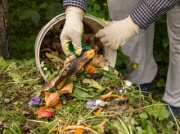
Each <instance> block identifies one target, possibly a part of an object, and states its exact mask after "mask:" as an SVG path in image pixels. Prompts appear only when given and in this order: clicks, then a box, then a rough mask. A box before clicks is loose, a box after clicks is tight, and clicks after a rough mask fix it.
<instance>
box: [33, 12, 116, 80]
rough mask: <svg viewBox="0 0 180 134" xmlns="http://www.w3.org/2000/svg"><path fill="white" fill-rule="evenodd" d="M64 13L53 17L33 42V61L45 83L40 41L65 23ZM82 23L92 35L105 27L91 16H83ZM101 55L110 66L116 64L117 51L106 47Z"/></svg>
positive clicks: (100, 21)
mask: <svg viewBox="0 0 180 134" xmlns="http://www.w3.org/2000/svg"><path fill="white" fill-rule="evenodd" d="M65 17H66V16H65V13H63V14H60V15H58V16H56V17H54V18H53V19H51V20H50V21H49V22H48V23H47V24H46V25H45V26H44V27H43V28H42V29H41V30H40V32H39V33H38V35H37V37H36V41H35V59H36V66H37V69H38V71H39V72H40V74H41V75H42V77H43V79H44V80H45V81H47V78H46V76H45V74H44V71H43V69H42V67H41V61H40V48H41V44H42V41H43V39H44V37H45V35H46V34H47V32H48V31H49V30H50V29H51V28H52V27H54V26H55V25H57V24H59V23H61V24H64V23H65ZM83 22H84V23H85V24H86V25H87V26H89V27H90V28H91V29H92V30H93V32H94V33H96V32H98V31H99V30H100V29H102V28H104V27H105V26H106V25H105V23H104V22H103V21H102V20H100V19H98V18H96V17H94V16H92V15H89V14H86V15H85V16H84V19H83ZM103 53H104V54H103V55H104V57H105V59H106V60H107V61H108V62H109V63H110V66H112V67H114V66H115V63H116V58H117V51H115V50H112V49H110V48H107V47H103Z"/></svg>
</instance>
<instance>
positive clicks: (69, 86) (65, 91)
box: [59, 82, 73, 94]
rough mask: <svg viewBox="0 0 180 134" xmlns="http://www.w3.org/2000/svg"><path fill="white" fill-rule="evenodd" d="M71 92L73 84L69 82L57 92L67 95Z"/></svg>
mask: <svg viewBox="0 0 180 134" xmlns="http://www.w3.org/2000/svg"><path fill="white" fill-rule="evenodd" d="M72 91H73V83H72V82H71V83H69V84H67V85H65V86H64V87H63V88H62V89H61V90H59V93H61V94H68V93H72Z"/></svg>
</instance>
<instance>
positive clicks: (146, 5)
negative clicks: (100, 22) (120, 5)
mask: <svg viewBox="0 0 180 134" xmlns="http://www.w3.org/2000/svg"><path fill="white" fill-rule="evenodd" d="M179 3H180V0H143V1H142V2H141V3H140V5H139V6H138V7H137V8H136V9H134V11H133V12H132V13H131V14H130V16H128V17H127V18H125V19H123V20H120V21H112V23H110V25H108V26H107V27H105V28H104V29H102V30H100V31H99V32H98V33H97V34H96V37H99V38H100V40H101V42H102V43H103V44H104V45H105V46H109V47H110V48H112V49H118V48H119V46H122V45H123V44H125V42H126V41H127V40H128V39H130V38H131V37H132V36H134V35H135V34H137V33H139V31H140V29H146V28H147V27H149V26H150V24H152V23H153V22H154V21H155V20H156V19H157V18H159V17H160V16H161V15H162V14H164V13H166V12H167V11H169V10H170V9H172V8H173V7H174V6H175V5H177V4H179Z"/></svg>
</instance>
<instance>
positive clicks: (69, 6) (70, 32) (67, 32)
mask: <svg viewBox="0 0 180 134" xmlns="http://www.w3.org/2000/svg"><path fill="white" fill-rule="evenodd" d="M63 6H64V7H65V8H66V11H65V13H66V21H65V25H64V27H63V30H62V32H61V35H60V40H61V46H62V49H63V51H64V53H65V54H66V55H68V54H69V53H70V48H69V44H68V43H69V42H72V44H73V47H74V50H75V51H74V53H75V54H76V55H80V54H81V51H82V46H81V35H82V32H83V23H82V21H83V16H84V12H85V10H86V8H87V0H64V1H63Z"/></svg>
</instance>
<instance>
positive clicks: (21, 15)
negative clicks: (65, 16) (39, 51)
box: [9, 0, 64, 59]
mask: <svg viewBox="0 0 180 134" xmlns="http://www.w3.org/2000/svg"><path fill="white" fill-rule="evenodd" d="M62 12H64V7H63V6H62V4H60V2H59V0H54V1H43V0H39V1H36V0H32V1H26V0H11V1H9V21H10V42H11V46H12V50H13V51H12V53H11V56H12V57H13V58H17V59H24V58H33V57H34V42H35V39H36V36H37V34H38V32H39V31H40V29H41V28H42V27H43V25H45V24H46V23H47V22H48V21H49V20H50V19H52V18H53V17H54V16H56V15H58V14H60V13H62Z"/></svg>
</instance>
